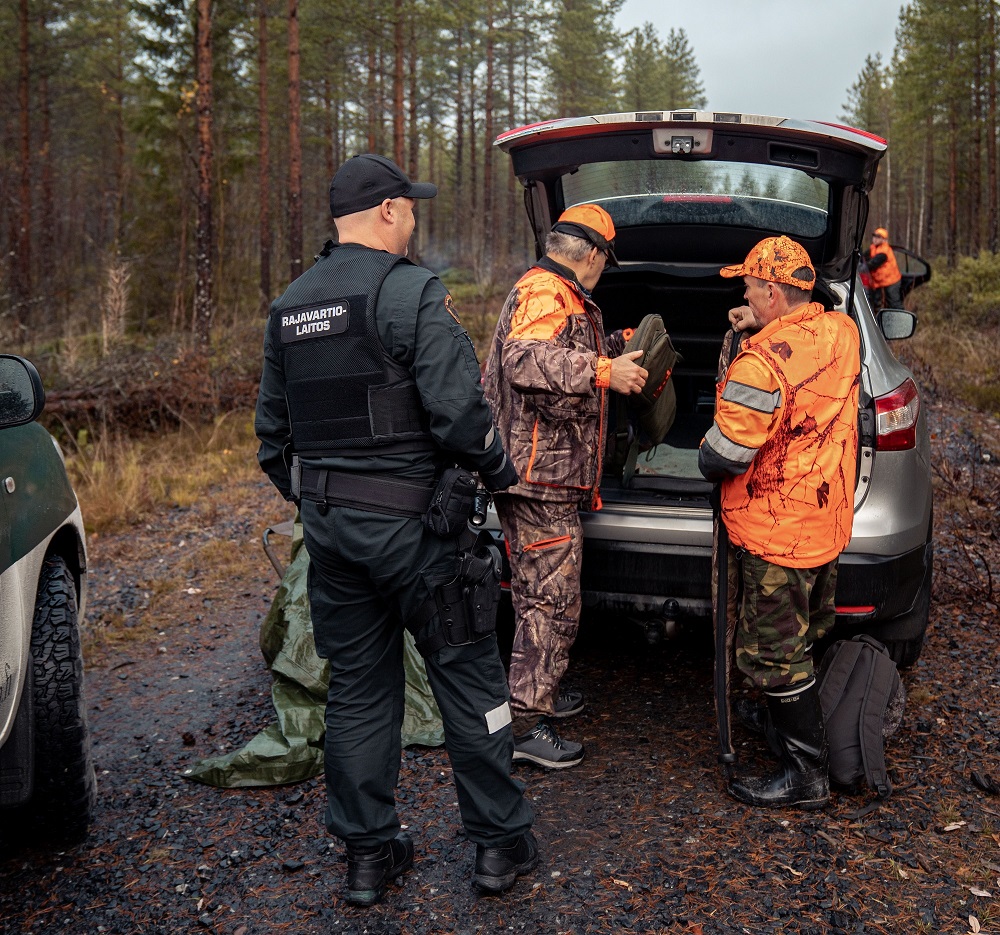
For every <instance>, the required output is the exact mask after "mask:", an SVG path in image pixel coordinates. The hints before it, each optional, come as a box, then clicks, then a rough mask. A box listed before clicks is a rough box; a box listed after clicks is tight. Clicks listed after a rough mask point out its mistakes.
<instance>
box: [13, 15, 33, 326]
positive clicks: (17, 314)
mask: <svg viewBox="0 0 1000 935" xmlns="http://www.w3.org/2000/svg"><path fill="white" fill-rule="evenodd" d="M18 27H19V29H18V66H19V67H18V79H17V104H18V112H19V114H20V130H21V141H20V142H21V186H20V190H19V197H18V209H19V210H18V217H19V218H20V221H19V223H18V228H17V266H16V268H15V271H14V290H13V292H14V319H15V321H17V322H18V324H20V325H24V324H26V323H27V321H28V303H29V302H30V300H31V175H32V162H31V110H30V105H29V96H28V79H29V75H30V59H29V45H28V0H20V4H19V6H18Z"/></svg>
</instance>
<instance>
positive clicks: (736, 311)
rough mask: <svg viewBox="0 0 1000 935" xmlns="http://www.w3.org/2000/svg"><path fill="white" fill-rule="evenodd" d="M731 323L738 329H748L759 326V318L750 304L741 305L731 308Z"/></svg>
mask: <svg viewBox="0 0 1000 935" xmlns="http://www.w3.org/2000/svg"><path fill="white" fill-rule="evenodd" d="M729 324H731V325H732V326H733V328H735V329H736V330H737V331H748V330H749V329H751V328H753V329H756V328H757V319H756V318H755V317H754V313H753V309H752V308H750V306H749V305H741V306H740V307H739V308H731V309H730V310H729Z"/></svg>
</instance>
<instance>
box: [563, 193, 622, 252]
mask: <svg viewBox="0 0 1000 935" xmlns="http://www.w3.org/2000/svg"><path fill="white" fill-rule="evenodd" d="M552 230H554V231H556V232H557V233H560V234H569V235H570V236H571V237H579V238H581V239H582V240H587V241H589V242H590V243H592V244H593V245H594V246H595V247H597V248H599V249H600V250H603V251H604V253H605V255H606V256H607V258H608V265H609V266H617V265H618V258H617V257H616V256H615V222H614V221H612V220H611V215H610V214H608V212H607V211H605V210H604V209H603V208H602V207H600V206H599V205H573V207H572V208H567V209H566V210H565V211H563V213H562V214H560V215H559V220H558V221H556V223H555V224H553V225H552Z"/></svg>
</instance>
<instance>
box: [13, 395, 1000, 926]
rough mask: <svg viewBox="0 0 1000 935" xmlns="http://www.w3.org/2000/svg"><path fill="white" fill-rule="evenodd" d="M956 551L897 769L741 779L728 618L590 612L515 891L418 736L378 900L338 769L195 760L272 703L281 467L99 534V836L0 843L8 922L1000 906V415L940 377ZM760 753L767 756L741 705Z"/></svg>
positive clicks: (801, 917)
mask: <svg viewBox="0 0 1000 935" xmlns="http://www.w3.org/2000/svg"><path fill="white" fill-rule="evenodd" d="M930 409H931V419H932V430H933V433H934V442H933V444H934V447H935V473H936V483H937V485H938V511H937V536H938V548H937V577H936V581H935V600H934V604H933V608H932V624H931V630H930V634H929V638H928V643H927V646H926V647H925V650H924V653H923V656H922V658H921V659H920V661H919V662H918V663H917V665H915V666H914V667H913V668H912V669H910V670H908V671H907V672H905V673H904V682H905V685H906V688H907V691H908V695H909V700H908V707H907V710H906V714H905V717H904V721H903V726H902V728H901V730H900V732H899V733H898V734H897V735H896V737H895V738H893V740H892V742H891V745H890V747H889V750H888V759H889V765H890V770H891V776H892V779H893V781H894V784H895V790H894V792H893V795H892V797H891V798H890V799H889V800H888V801H887V802H884V803H879V802H877V801H876V800H874V798H873V797H872V796H871V795H859V796H854V795H845V794H835V795H834V798H833V801H832V803H831V805H830V806H829V807H828V808H827V809H826V810H824V811H822V812H818V813H806V812H799V811H795V810H777V811H760V810H754V809H751V808H748V807H746V806H744V805H741V804H739V803H737V802H735V801H734V800H732V799H730V798H729V797H728V796H727V795H726V794H725V792H724V791H723V783H722V779H721V775H720V772H719V769H718V767H717V766H716V762H715V755H716V735H715V729H714V711H713V705H712V688H711V677H712V652H711V645H710V640H709V639H708V636H707V627H708V623H707V621H701V622H693V625H691V626H689V627H688V628H686V630H685V632H684V633H683V634H682V635H681V636H680V637H679V638H678V639H676V640H673V641H670V642H666V643H664V644H662V645H659V646H656V647H649V646H648V645H647V644H646V643H645V641H644V639H643V637H642V634H641V633H640V631H639V630H638V628H635V627H633V626H631V625H627V624H624V623H622V622H619V621H615V620H612V619H607V618H599V617H595V616H593V615H591V616H590V617H589V618H586V619H585V621H584V629H583V632H582V635H581V638H580V640H579V641H578V643H577V645H576V647H575V648H574V652H573V659H572V665H571V668H570V672H569V676H568V682H569V683H570V684H571V686H572V687H578V688H581V689H583V690H584V691H585V692H586V694H587V700H588V707H587V709H586V711H585V712H584V713H583V714H582V715H580V716H579V717H577V718H575V719H574V720H572V721H567V722H565V733H566V734H567V735H568V736H569V737H571V738H573V739H581V740H583V741H584V742H585V744H586V747H587V758H586V760H585V761H584V763H583V764H582V765H581V766H580V767H578V768H576V769H572V770H567V771H562V772H557V773H547V772H544V771H541V770H539V769H536V768H534V767H531V766H518V767H516V771H517V775H518V777H519V778H521V779H522V780H523V781H524V783H525V786H526V789H527V794H528V795H529V796H530V798H531V801H532V802H533V804H534V807H535V810H536V814H537V823H536V831H537V835H538V838H539V841H540V844H541V847H542V854H543V857H542V861H541V863H540V865H539V867H538V869H537V870H536V871H535V872H534V873H533V874H532V875H530V876H529V877H526V878H523V879H521V880H520V881H519V882H518V883H517V885H516V886H515V888H514V889H513V890H512V891H511V893H510V894H509V895H508V896H507V897H505V898H492V897H480V896H477V895H475V894H474V892H473V891H472V889H471V887H470V883H469V875H470V870H471V864H472V856H473V849H472V846H471V845H469V844H468V843H466V842H465V841H464V840H463V838H462V834H461V830H460V825H459V821H458V811H457V807H456V802H455V792H454V786H453V784H452V781H451V776H450V769H449V766H448V761H447V758H446V756H445V754H444V753H443V752H442V751H439V750H431V749H426V748H417V749H410V750H406V751H405V752H404V754H403V769H402V776H401V783H400V788H399V807H400V813H401V816H402V819H403V821H404V823H405V824H406V825H407V826H409V828H410V830H411V833H412V834H413V836H414V839H415V842H416V852H417V858H416V863H415V866H414V869H413V871H412V872H410V873H409V874H407V875H405V876H404V877H403V878H402V881H401V885H399V886H394V887H392V888H391V889H390V891H389V893H388V894H387V897H386V898H385V900H384V902H383V903H382V904H380V905H378V906H377V907H375V908H373V909H370V910H360V909H356V908H353V907H349V906H347V905H346V904H345V903H344V902H343V900H342V899H341V897H340V895H339V888H340V885H341V882H342V879H343V876H344V872H345V864H344V861H343V848H342V846H341V845H340V844H339V843H338V842H336V841H334V840H332V839H331V838H330V837H329V836H328V835H327V834H326V832H325V831H324V829H323V827H322V824H321V818H322V810H323V789H322V784H321V783H320V782H319V781H317V780H313V781H308V782H304V783H301V784H298V785H296V786H288V787H283V788H277V789H261V790H253V791H222V790H218V789H214V788H211V787H208V786H204V785H198V784H195V783H192V782H189V781H187V780H185V779H183V778H182V777H181V773H182V771H183V770H184V769H185V768H186V767H187V766H189V765H191V764H192V763H193V762H195V761H196V760H198V759H200V758H201V757H204V756H208V755H212V754H215V753H218V752H220V751H227V750H232V749H234V748H235V747H238V746H241V745H242V744H243V743H244V742H246V741H247V740H249V739H250V738H251V737H252V736H253V735H254V734H256V732H257V731H258V730H259V729H261V728H263V727H265V726H266V725H267V724H269V723H270V722H271V720H272V717H273V715H272V709H271V703H270V679H269V676H268V674H267V672H266V670H265V668H264V666H263V664H262V661H261V657H260V653H259V650H258V647H257V631H258V628H259V625H260V622H261V620H262V618H263V615H264V614H265V613H266V611H267V609H268V607H269V605H270V602H271V599H272V597H273V595H274V591H275V589H276V586H277V583H278V582H277V578H276V576H275V574H274V572H273V570H272V569H271V567H270V565H269V564H268V563H267V561H266V559H265V558H264V555H263V552H262V551H261V549H260V546H259V535H260V531H261V529H262V528H263V527H264V526H265V525H267V524H268V523H269V522H273V521H277V520H281V519H285V518H287V516H286V510H285V508H284V507H285V505H284V504H282V503H281V501H280V500H278V498H277V496H276V495H275V494H273V492H272V491H271V490H270V489H269V488H268V487H267V486H266V484H265V483H264V482H262V481H257V480H254V481H253V482H250V483H246V484H239V485H233V484H230V485H227V486H226V487H224V488H223V487H220V488H219V490H218V491H216V492H215V494H214V495H213V497H212V498H211V500H210V501H208V502H206V503H205V504H202V505H200V506H199V507H198V508H195V509H188V510H181V509H177V510H173V511H169V512H166V513H164V514H162V515H160V516H157V517H156V518H155V520H153V521H151V522H149V523H148V524H147V525H144V526H142V527H139V528H136V529H133V530H130V531H129V532H127V533H125V534H122V535H118V536H109V537H105V538H100V539H93V540H92V541H91V542H90V561H91V565H92V574H91V593H90V606H89V611H88V618H87V630H88V648H89V663H88V705H89V716H90V720H91V725H92V729H93V734H94V744H95V748H94V749H95V758H96V763H97V771H98V778H99V783H100V803H99V806H98V810H97V815H96V820H95V822H94V826H93V829H92V831H91V834H90V836H89V837H88V838H87V840H86V841H84V842H83V843H82V844H79V845H77V846H73V847H70V848H64V849H62V850H59V851H56V852H52V851H50V850H47V849H46V848H45V847H43V846H41V845H40V844H38V843H37V842H35V843H33V844H32V845H28V846H25V847H23V848H21V849H20V850H18V851H16V852H15V853H13V854H8V855H6V856H4V857H2V858H0V930H2V931H3V932H5V933H6V932H9V933H15V932H16V933H21V932H45V933H48V932H69V933H99V932H107V933H122V935H124V933H143V935H158V933H171V935H173V933H196V932H212V933H218V935H265V933H267V935H270V933H280V932H288V933H295V935H299V933H302V935H309V933H359V935H360V933H371V935H383V933H384V935H390V933H392V935H396V933H407V935H409V933H414V935H416V933H445V932H461V933H467V932H491V933H492V932H503V931H530V932H546V933H585V932H607V933H611V932H671V933H673V932H677V933H701V935H723V933H726V935H728V933H742V932H746V933H753V935H761V933H772V932H773V933H778V932H781V933H827V932H829V933H920V932H924V933H966V932H976V931H982V932H1000V798H998V797H997V795H996V794H995V793H993V794H991V793H990V792H988V791H985V790H983V789H981V788H980V787H979V786H977V785H976V783H975V782H974V781H973V779H972V773H973V771H975V772H977V773H978V774H980V776H981V777H992V778H993V779H994V780H1000V757H998V750H997V729H998V726H1000V674H998V672H997V666H996V662H997V648H996V636H997V632H998V623H1000V621H998V611H997V597H998V589H1000V575H998V573H997V572H996V571H995V570H992V569H996V568H997V567H1000V565H998V564H997V561H998V558H1000V544H998V542H997V521H996V514H995V509H996V506H997V503H996V495H997V492H998V491H1000V473H998V470H1000V469H998V461H1000V427H998V425H997V423H996V421H993V420H989V419H986V418H984V417H982V416H981V415H979V414H973V413H969V412H963V411H956V410H955V409H954V408H953V407H951V406H944V405H943V404H941V403H936V402H935V401H933V400H931V405H930ZM736 741H737V746H738V750H739V752H740V754H741V757H742V761H743V762H744V763H745V764H747V765H748V766H750V767H752V766H754V765H756V764H762V763H763V761H762V760H761V759H759V757H758V753H757V750H758V745H757V743H756V742H754V741H753V740H752V739H751V738H750V737H749V736H748V735H746V734H745V733H742V732H740V729H737V733H736Z"/></svg>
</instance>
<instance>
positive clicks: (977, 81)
mask: <svg viewBox="0 0 1000 935" xmlns="http://www.w3.org/2000/svg"><path fill="white" fill-rule="evenodd" d="M988 2H990V3H992V2H993V0H988ZM975 7H976V10H975V13H976V16H975V21H976V22H977V23H978V22H979V21H980V19H981V15H980V5H979V3H978V0H977V2H976V4H975ZM974 55H975V66H974V68H973V75H972V127H971V130H972V146H971V147H970V149H971V152H970V153H969V156H970V162H971V165H970V166H969V191H968V197H967V198H966V199H965V201H966V202H967V203H968V205H969V213H968V218H967V224H968V227H967V231H968V233H967V234H966V250H967V251H968V252H969V253H971V254H972V256H976V255H977V254H978V253H979V250H980V248H981V245H982V236H981V234H982V221H981V198H982V194H983V183H982V177H983V49H982V35H981V31H980V30H976V36H975V50H974Z"/></svg>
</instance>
